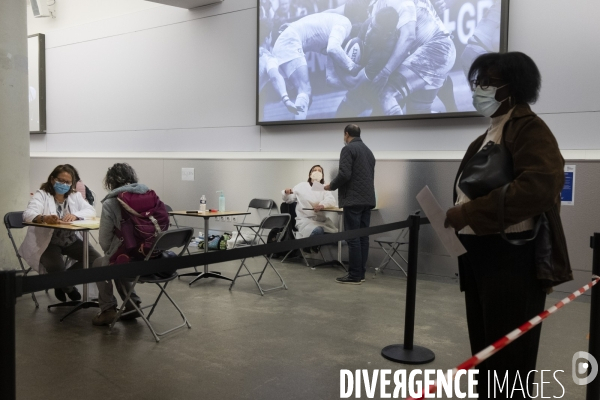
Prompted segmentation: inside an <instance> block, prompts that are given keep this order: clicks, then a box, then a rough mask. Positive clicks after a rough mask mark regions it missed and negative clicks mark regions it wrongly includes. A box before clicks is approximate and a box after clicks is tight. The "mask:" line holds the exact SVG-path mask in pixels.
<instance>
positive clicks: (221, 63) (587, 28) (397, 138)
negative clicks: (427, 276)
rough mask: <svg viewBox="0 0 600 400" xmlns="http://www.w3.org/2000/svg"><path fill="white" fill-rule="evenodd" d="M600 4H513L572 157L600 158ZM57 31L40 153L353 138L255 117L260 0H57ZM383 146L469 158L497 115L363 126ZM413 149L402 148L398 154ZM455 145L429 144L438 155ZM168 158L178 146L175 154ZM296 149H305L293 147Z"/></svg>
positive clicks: (48, 26) (50, 28)
mask: <svg viewBox="0 0 600 400" xmlns="http://www.w3.org/2000/svg"><path fill="white" fill-rule="evenodd" d="M599 11H600V3H598V2H597V1H596V0H579V1H578V2H577V6H565V3H564V2H563V1H559V0H519V1H516V0H513V1H512V2H511V6H510V38H509V49H510V50H519V51H523V52H525V53H527V54H529V55H531V56H532V57H533V59H534V60H536V62H537V63H538V66H539V67H540V70H541V72H542V76H543V89H542V94H541V97H540V101H539V103H538V104H536V105H535V106H534V110H535V111H536V112H538V113H540V114H541V115H542V117H543V118H544V119H545V121H546V122H547V123H548V124H549V125H550V127H551V128H552V129H553V131H554V133H555V135H556V136H557V138H558V141H559V144H560V146H561V148H562V149H564V150H580V151H571V152H566V153H565V154H566V156H567V157H568V158H581V159H589V158H597V155H598V154H599V153H598V152H594V151H590V150H596V149H600V136H599V135H597V134H596V127H597V126H599V125H600V98H599V97H598V96H597V95H596V94H597V93H599V92H600V79H598V78H597V71H596V70H595V66H596V65H599V64H600V52H598V51H597V50H595V49H596V47H597V43H596V38H597V37H599V36H600V25H599V24H597V23H596V22H595V17H594V16H595V15H596V14H597V12H599ZM29 32H30V33H36V32H42V33H46V35H47V37H46V46H47V82H48V88H47V89H48V134H47V135H35V136H33V137H32V147H31V150H32V152H33V154H34V155H38V154H39V155H42V153H46V155H48V154H55V155H56V154H62V153H64V152H69V153H71V152H81V151H86V152H95V153H104V154H111V153H114V152H148V151H151V152H159V153H164V152H186V153H196V154H198V153H202V152H214V151H219V152H229V151H233V152H241V151H245V152H259V151H260V152H293V153H297V154H296V155H297V156H298V157H305V156H306V155H307V154H310V153H312V152H313V151H315V150H318V151H324V152H333V153H334V154H335V153H336V152H338V151H339V148H340V143H341V142H340V136H341V133H340V132H341V128H342V125H343V124H314V125H302V126H274V127H273V126H271V127H263V128H261V127H258V126H256V125H255V102H256V100H255V85H256V83H255V81H256V78H255V74H256V65H255V64H256V55H255V47H256V0H226V1H224V2H223V3H221V4H217V5H213V6H207V7H201V8H197V9H193V10H182V9H178V8H173V7H168V6H160V5H158V6H157V5H156V4H153V3H149V2H143V1H138V0H135V1H134V0H128V1H124V0H120V1H119V0H111V1H107V0H85V1H82V0H57V18H56V19H55V20H49V19H31V20H30V25H29ZM362 127H363V131H364V132H365V141H367V143H368V144H369V145H370V146H371V147H372V148H373V150H375V151H381V152H383V151H387V152H391V153H388V155H389V156H390V157H391V158H395V156H397V154H394V153H395V152H406V151H408V152H417V153H402V154H404V156H406V157H408V158H413V156H414V158H419V154H421V153H418V152H423V151H428V152H429V151H442V152H447V151H454V152H453V153H448V154H451V158H456V157H460V154H461V151H462V150H464V149H465V148H466V147H467V145H468V143H469V142H470V141H471V140H472V139H473V138H474V137H475V136H477V135H478V134H480V133H481V132H482V131H483V130H484V129H485V120H484V119H483V118H469V119H443V120H419V121H394V122H373V123H363V124H362ZM398 154H400V153H398ZM448 154H445V155H444V154H443V153H427V156H426V158H438V157H440V158H447V157H448ZM163 155H164V154H163ZM291 156H292V157H294V155H293V154H292V155H291Z"/></svg>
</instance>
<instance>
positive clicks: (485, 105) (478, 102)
mask: <svg viewBox="0 0 600 400" xmlns="http://www.w3.org/2000/svg"><path fill="white" fill-rule="evenodd" d="M504 86H506V85H504ZM504 86H500V87H499V88H497V87H494V86H489V87H488V88H487V89H485V90H484V89H482V88H481V87H480V86H477V87H476V88H475V91H474V92H473V107H475V109H476V110H477V112H478V113H479V114H481V115H483V116H485V117H491V116H492V115H494V113H495V112H496V111H498V109H499V108H500V106H501V105H502V102H504V101H506V100H507V99H508V97H507V98H506V99H504V100H502V101H498V100H496V91H497V90H498V89H500V88H503V87H504Z"/></svg>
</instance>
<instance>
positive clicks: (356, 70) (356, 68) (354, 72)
mask: <svg viewBox="0 0 600 400" xmlns="http://www.w3.org/2000/svg"><path fill="white" fill-rule="evenodd" d="M352 64H353V65H352V67H350V69H348V72H349V73H350V75H352V76H356V75H358V73H359V72H360V70H361V69H362V67H361V66H360V65H358V64H356V63H352Z"/></svg>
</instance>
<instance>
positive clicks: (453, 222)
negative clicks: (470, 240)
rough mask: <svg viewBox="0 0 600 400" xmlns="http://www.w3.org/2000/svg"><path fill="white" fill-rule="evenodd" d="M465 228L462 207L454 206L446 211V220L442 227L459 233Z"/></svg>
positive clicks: (465, 222) (465, 223)
mask: <svg viewBox="0 0 600 400" xmlns="http://www.w3.org/2000/svg"><path fill="white" fill-rule="evenodd" d="M465 226H467V221H466V220H465V217H464V215H463V212H462V206H454V207H452V208H450V209H449V210H448V211H446V220H445V221H444V227H446V228H450V227H452V228H454V230H456V231H460V230H461V229H462V228H464V227H465Z"/></svg>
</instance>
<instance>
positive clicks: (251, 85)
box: [46, 9, 256, 135]
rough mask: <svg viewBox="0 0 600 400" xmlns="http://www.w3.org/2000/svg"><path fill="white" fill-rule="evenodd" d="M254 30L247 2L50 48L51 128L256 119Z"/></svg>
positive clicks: (250, 122)
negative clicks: (208, 13) (225, 11)
mask: <svg viewBox="0 0 600 400" xmlns="http://www.w3.org/2000/svg"><path fill="white" fill-rule="evenodd" d="M232 27H235V29H232ZM255 31H256V10H255V9H249V10H244V11H238V12H233V13H230V14H225V15H218V16H215V17H211V18H205V19H200V20H194V21H189V22H186V23H181V24H174V25H168V26H163V27H159V28H156V29H149V30H144V31H141V32H134V33H131V34H127V35H120V36H114V37H108V38H104V39H102V40H94V41H90V42H83V43H77V44H73V45H70V46H63V47H57V48H52V49H48V51H47V54H46V56H47V64H48V69H47V81H48V113H49V117H48V121H49V122H48V123H49V127H48V130H49V132H102V131H136V130H156V129H178V128H198V127H229V126H250V125H254V120H255V110H254V92H255V86H256V82H255V78H254V77H255V71H256V66H255V61H254V60H256V54H255V51H256V36H255V35H253V34H251V35H249V34H248V32H255ZM215 38H222V40H223V41H221V40H215ZM241 61H243V62H241ZM240 72H243V73H240ZM99 135H101V133H100V134H99Z"/></svg>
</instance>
